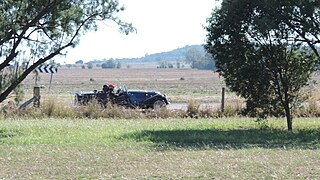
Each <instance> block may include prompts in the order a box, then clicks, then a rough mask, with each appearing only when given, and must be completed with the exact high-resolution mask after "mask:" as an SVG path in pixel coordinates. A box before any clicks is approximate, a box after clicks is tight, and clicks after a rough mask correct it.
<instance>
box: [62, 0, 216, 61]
mask: <svg viewBox="0 0 320 180" xmlns="http://www.w3.org/2000/svg"><path fill="white" fill-rule="evenodd" d="M119 2H120V4H123V5H124V7H125V10H124V11H123V12H121V13H120V15H119V17H120V19H121V20H123V21H125V22H129V23H132V24H133V26H134V27H135V28H136V29H137V32H136V33H131V34H129V35H125V34H122V33H120V32H119V30H118V27H117V26H116V25H115V24H113V23H110V22H105V23H101V24H99V29H98V31H96V32H89V33H87V34H86V35H84V36H82V37H81V39H80V43H79V45H78V46H76V47H75V48H70V49H68V50H67V55H66V56H65V57H63V58H59V59H56V61H57V62H59V63H74V62H75V61H78V60H83V61H84V62H88V61H91V60H94V59H98V60H101V59H110V58H114V59H116V58H136V57H143V56H145V55H146V54H153V53H160V52H167V51H171V50H173V49H176V48H180V47H184V46H186V45H195V44H203V43H205V37H206V31H205V29H204V28H203V26H204V25H206V19H207V18H208V17H209V16H210V14H211V12H212V9H214V8H215V7H216V6H217V4H218V2H217V1H216V0H119Z"/></svg>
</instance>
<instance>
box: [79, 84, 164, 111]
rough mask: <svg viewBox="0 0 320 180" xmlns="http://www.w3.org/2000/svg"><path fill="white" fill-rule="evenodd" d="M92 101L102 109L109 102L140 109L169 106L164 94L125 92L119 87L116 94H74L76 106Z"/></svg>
mask: <svg viewBox="0 0 320 180" xmlns="http://www.w3.org/2000/svg"><path fill="white" fill-rule="evenodd" d="M92 100H97V101H98V102H99V103H100V104H101V105H102V106H104V107H106V105H107V103H108V102H110V103H111V104H116V105H120V106H125V107H130V108H142V109H148V108H152V109H158V108H161V107H165V106H166V105H167V104H169V101H168V98H167V96H166V95H165V94H162V93H160V92H158V91H150V90H127V89H126V88H123V87H120V88H118V89H117V90H116V92H113V91H109V90H102V91H90V92H78V93H75V103H76V104H77V105H86V104H88V103H89V102H90V101H92Z"/></svg>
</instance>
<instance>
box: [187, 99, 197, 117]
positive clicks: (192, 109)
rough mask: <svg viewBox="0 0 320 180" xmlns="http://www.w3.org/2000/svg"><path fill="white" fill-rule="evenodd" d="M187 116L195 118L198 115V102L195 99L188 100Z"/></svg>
mask: <svg viewBox="0 0 320 180" xmlns="http://www.w3.org/2000/svg"><path fill="white" fill-rule="evenodd" d="M186 113H187V116H188V117H191V118H197V117H199V115H200V103H199V102H198V101H196V100H191V101H189V102H188V107H187V112H186Z"/></svg>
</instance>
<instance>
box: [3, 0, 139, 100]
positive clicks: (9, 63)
mask: <svg viewBox="0 0 320 180" xmlns="http://www.w3.org/2000/svg"><path fill="white" fill-rule="evenodd" d="M123 10H124V8H123V7H122V6H121V5H120V4H119V2H118V1H117V0H96V1H87V0H86V1H82V0H74V1H68V0H52V1H40V0H35V1H28V0H21V1H13V0H8V1H0V11H1V14H0V62H1V63H0V74H1V75H0V102H2V101H3V100H4V99H5V98H6V97H7V96H8V95H9V94H10V93H11V92H12V91H13V90H14V89H15V88H16V86H17V85H18V84H19V83H21V82H22V81H23V80H24V79H25V78H26V77H27V75H28V74H29V73H31V72H32V71H33V70H34V69H35V68H36V67H37V66H38V65H40V64H42V63H45V62H46V61H49V60H51V59H52V58H53V57H55V56H57V55H59V54H61V52H62V51H63V50H64V49H66V48H68V47H74V46H75V45H77V44H78V42H79V40H80V36H81V35H83V34H85V33H86V32H88V31H95V30H97V28H98V22H99V21H113V22H115V23H116V24H118V25H119V30H120V31H121V32H123V33H125V34H128V33H130V32H133V31H134V30H135V29H134V28H133V27H132V25H131V24H128V23H125V22H123V21H121V20H120V19H119V17H118V15H117V14H118V13H119V12H120V11H123ZM12 69H13V70H12ZM20 70H21V71H20ZM17 71H20V72H21V73H20V74H18V75H17V73H16V72H17ZM10 73H13V75H11V74H10ZM12 76H14V78H13V77H12Z"/></svg>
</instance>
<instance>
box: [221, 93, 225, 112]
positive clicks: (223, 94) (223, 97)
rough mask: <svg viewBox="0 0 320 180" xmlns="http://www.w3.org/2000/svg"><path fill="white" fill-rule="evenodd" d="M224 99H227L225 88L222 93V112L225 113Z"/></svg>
mask: <svg viewBox="0 0 320 180" xmlns="http://www.w3.org/2000/svg"><path fill="white" fill-rule="evenodd" d="M224 99H225V88H224V87H223V88H222V92H221V112H223V111H224Z"/></svg>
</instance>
